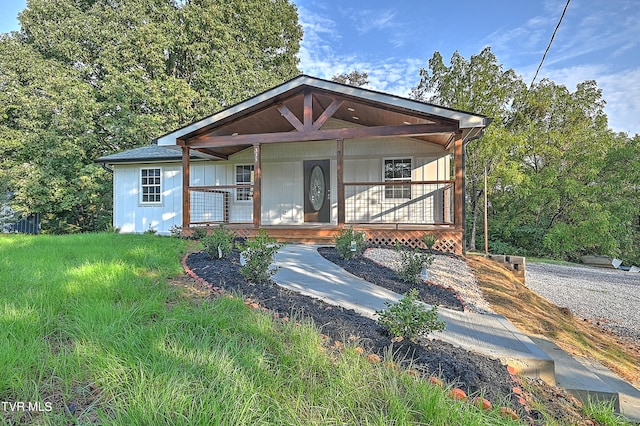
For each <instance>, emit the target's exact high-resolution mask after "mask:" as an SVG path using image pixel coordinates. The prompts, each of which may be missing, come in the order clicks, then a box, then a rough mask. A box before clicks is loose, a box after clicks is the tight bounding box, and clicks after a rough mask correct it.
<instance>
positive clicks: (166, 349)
mask: <svg viewBox="0 0 640 426" xmlns="http://www.w3.org/2000/svg"><path fill="white" fill-rule="evenodd" d="M184 250H185V243H184V241H181V240H178V239H173V238H163V237H157V236H152V235H117V234H85V235H72V236H15V235H11V236H0V347H1V348H2V350H1V351H0V369H1V370H0V372H1V374H0V401H2V402H3V404H2V406H1V407H0V416H1V418H2V421H3V423H4V424H32V423H38V424H69V423H71V424H76V423H77V424H80V423H82V424H121V425H129V424H149V425H151V424H153V425H158V424H171V425H174V424H185V425H187V424H188V425H192V424H230V425H231V424H233V425H236V424H274V425H275V424H278V425H280V424H327V423H336V424H380V425H383V424H385V425H386V424H390V423H396V424H415V423H429V424H442V425H446V424H465V425H468V424H471V425H473V424H509V421H507V420H505V419H501V418H499V417H498V415H497V413H496V412H483V411H480V410H478V409H476V408H475V407H473V406H472V405H471V404H468V403H461V402H456V401H453V400H452V399H451V398H449V397H448V396H447V391H446V390H441V389H439V388H438V387H436V386H432V385H429V384H428V383H426V381H424V380H419V379H417V378H416V377H413V376H412V375H410V374H406V373H402V372H399V371H397V370H396V369H394V368H390V367H388V366H384V364H383V363H379V364H371V363H369V362H368V361H367V359H366V357H364V356H361V355H359V354H358V353H357V351H356V350H355V347H353V348H345V349H339V348H334V349H331V348H330V347H329V346H328V345H327V344H326V343H325V342H324V341H323V340H322V338H321V336H320V334H319V333H318V332H317V329H316V328H315V327H313V326H311V325H310V324H308V323H307V321H304V320H301V319H300V320H299V321H283V320H278V319H274V318H273V317H272V316H270V315H269V314H268V313H265V312H261V311H258V310H250V309H249V308H247V307H246V306H245V305H244V303H243V301H242V298H229V297H221V298H218V299H215V300H205V301H194V300H192V299H190V298H188V297H184V296H183V295H182V293H181V292H180V291H179V290H178V289H177V288H174V287H172V286H170V285H169V284H168V282H167V279H168V278H172V277H175V276H177V275H179V274H181V273H182V270H181V267H180V257H181V255H182V254H183V253H184ZM354 345H355V343H354ZM497 402H498V401H496V402H495V403H496V406H497V405H498V404H497ZM19 403H22V405H20V404H19Z"/></svg>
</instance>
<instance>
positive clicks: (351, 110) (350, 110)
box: [347, 107, 355, 112]
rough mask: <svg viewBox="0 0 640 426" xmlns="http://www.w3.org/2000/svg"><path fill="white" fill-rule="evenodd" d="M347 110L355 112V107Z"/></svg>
mask: <svg viewBox="0 0 640 426" xmlns="http://www.w3.org/2000/svg"><path fill="white" fill-rule="evenodd" d="M347 110H349V111H351V112H354V111H355V109H353V108H351V107H349V108H347Z"/></svg>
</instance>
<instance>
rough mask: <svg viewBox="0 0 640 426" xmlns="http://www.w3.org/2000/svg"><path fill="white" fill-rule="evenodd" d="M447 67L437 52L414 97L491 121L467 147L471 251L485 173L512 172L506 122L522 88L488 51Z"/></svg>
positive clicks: (457, 59) (457, 56)
mask: <svg viewBox="0 0 640 426" xmlns="http://www.w3.org/2000/svg"><path fill="white" fill-rule="evenodd" d="M449 62H450V63H449V65H446V64H445V63H444V61H443V58H442V55H441V54H440V53H439V52H435V53H434V54H433V56H432V57H431V59H430V60H429V63H428V68H423V69H421V70H420V77H421V80H420V83H419V84H418V85H417V86H416V87H415V88H414V89H413V91H412V97H414V98H415V99H419V100H423V101H427V102H433V103H435V104H438V105H442V106H446V107H449V108H454V109H460V110H463V111H469V112H474V113H478V114H483V115H486V116H488V117H491V118H493V124H491V126H490V127H489V128H488V129H487V131H486V134H485V136H484V137H483V138H482V139H481V140H479V141H478V140H476V141H472V142H470V143H469V144H468V145H467V146H466V170H465V177H466V182H467V186H466V195H467V200H468V202H469V203H468V205H469V209H468V214H467V222H468V229H469V232H468V233H467V235H468V242H467V245H468V247H467V248H468V249H469V250H475V249H476V232H477V229H478V217H479V213H480V212H481V211H482V203H481V201H480V200H482V198H483V196H484V188H483V177H484V171H485V169H486V170H487V171H488V173H489V174H490V175H492V172H493V171H494V170H496V169H498V168H502V169H503V170H504V171H506V170H507V169H509V168H511V167H512V166H510V165H509V163H508V162H507V160H508V153H509V150H510V146H511V145H510V139H509V137H508V135H507V134H506V132H505V129H504V122H505V119H506V117H507V113H508V110H509V107H510V105H511V103H512V102H513V100H514V99H515V97H516V96H517V95H518V93H520V92H522V91H523V90H524V88H525V86H524V83H523V81H522V78H521V77H520V76H518V75H516V73H515V71H514V70H512V69H508V70H505V69H504V68H503V66H502V64H500V63H499V62H498V59H497V58H496V56H495V55H494V53H493V52H492V51H491V48H490V47H487V48H485V49H483V50H482V51H481V52H480V53H479V54H477V55H472V56H471V58H470V59H469V60H467V59H465V58H464V57H463V56H462V55H460V54H459V53H458V52H455V53H454V54H453V55H452V56H451V60H450V61H449Z"/></svg>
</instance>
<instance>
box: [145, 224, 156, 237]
mask: <svg viewBox="0 0 640 426" xmlns="http://www.w3.org/2000/svg"><path fill="white" fill-rule="evenodd" d="M157 232H158V231H156V230H155V229H153V227H152V226H151V225H149V229H147V230H146V231H144V232H143V234H145V235H156V233H157Z"/></svg>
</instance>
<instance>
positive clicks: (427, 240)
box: [422, 234, 438, 250]
mask: <svg viewBox="0 0 640 426" xmlns="http://www.w3.org/2000/svg"><path fill="white" fill-rule="evenodd" d="M437 241H438V240H436V237H434V236H433V234H424V235H423V236H422V242H423V243H424V245H425V246H427V250H431V249H433V246H434V245H435V244H436V242H437Z"/></svg>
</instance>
